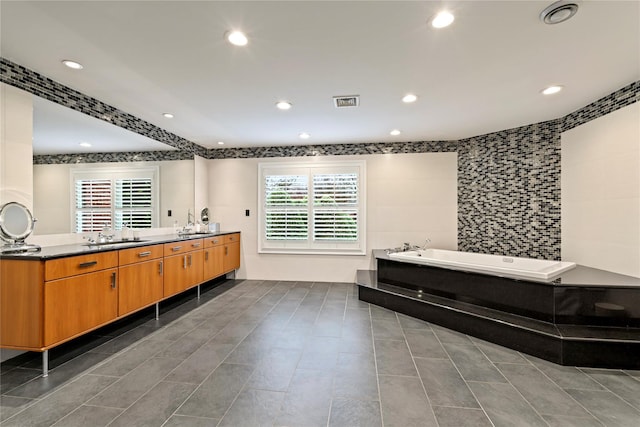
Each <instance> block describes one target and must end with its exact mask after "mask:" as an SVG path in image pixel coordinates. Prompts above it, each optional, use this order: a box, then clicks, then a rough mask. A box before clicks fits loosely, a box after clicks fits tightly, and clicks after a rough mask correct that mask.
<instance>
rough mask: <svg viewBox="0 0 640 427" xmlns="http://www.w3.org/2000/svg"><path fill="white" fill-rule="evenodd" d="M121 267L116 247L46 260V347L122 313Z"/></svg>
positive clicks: (44, 342) (44, 337) (44, 344)
mask: <svg viewBox="0 0 640 427" xmlns="http://www.w3.org/2000/svg"><path fill="white" fill-rule="evenodd" d="M117 267H118V253H117V252H113V251H112V252H104V253H96V254H87V255H80V256H74V257H68V258H61V259H55V260H50V261H45V263H44V271H45V277H44V278H45V282H44V304H43V306H44V328H43V332H44V336H43V343H42V344H43V346H44V347H49V346H52V345H53V344H56V343H58V342H62V341H66V340H68V339H70V338H72V337H74V336H77V335H80V334H82V333H84V332H85V331H87V330H91V329H94V328H96V327H98V326H101V325H104V324H106V323H109V322H110V321H112V320H114V319H115V318H116V317H118V269H117ZM87 271H88V272H87Z"/></svg>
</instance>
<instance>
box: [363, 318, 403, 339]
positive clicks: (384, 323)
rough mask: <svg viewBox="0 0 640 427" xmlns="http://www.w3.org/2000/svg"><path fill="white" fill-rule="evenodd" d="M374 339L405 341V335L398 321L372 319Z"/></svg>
mask: <svg viewBox="0 0 640 427" xmlns="http://www.w3.org/2000/svg"><path fill="white" fill-rule="evenodd" d="M371 326H372V327H373V338H374V339H376V340H403V339H404V334H403V332H402V328H401V327H400V323H399V322H398V320H397V319H391V320H387V319H376V318H373V319H371Z"/></svg>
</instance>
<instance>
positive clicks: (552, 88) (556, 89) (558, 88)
mask: <svg viewBox="0 0 640 427" xmlns="http://www.w3.org/2000/svg"><path fill="white" fill-rule="evenodd" d="M561 90H562V86H549V87H547V88H545V89H543V90H542V94H543V95H553V94H554V93H558V92H560V91H561Z"/></svg>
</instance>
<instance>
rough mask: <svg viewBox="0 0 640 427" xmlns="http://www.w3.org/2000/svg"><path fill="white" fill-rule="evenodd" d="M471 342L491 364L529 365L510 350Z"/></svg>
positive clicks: (476, 341)
mask: <svg viewBox="0 0 640 427" xmlns="http://www.w3.org/2000/svg"><path fill="white" fill-rule="evenodd" d="M473 342H474V343H475V345H476V347H478V348H479V349H480V351H482V352H483V353H484V355H485V356H487V358H488V359H489V360H491V361H492V362H493V363H524V364H528V363H529V362H528V361H527V359H525V358H524V357H522V355H521V354H520V353H518V352H517V351H515V350H512V349H510V348H506V347H502V346H500V345H497V344H493V343H490V342H486V341H481V340H478V339H473Z"/></svg>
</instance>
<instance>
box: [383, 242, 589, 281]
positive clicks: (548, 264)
mask: <svg viewBox="0 0 640 427" xmlns="http://www.w3.org/2000/svg"><path fill="white" fill-rule="evenodd" d="M389 257H390V258H391V259H393V260H395V261H400V262H408V263H412V264H424V265H429V266H433V267H442V268H449V269H452V270H461V271H468V272H472V273H482V274H489V275H493V276H499V277H508V278H511V279H520V280H534V281H543V282H551V281H553V280H554V279H555V278H556V277H558V276H559V275H560V274H562V273H564V272H565V271H568V270H571V269H572V268H574V267H575V266H576V264H575V263H573V262H566V261H545V260H539V259H531V258H516V257H507V256H501V255H486V254H477V253H472V252H457V251H448V250H444V249H425V250H418V251H407V252H396V253H391V254H389Z"/></svg>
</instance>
